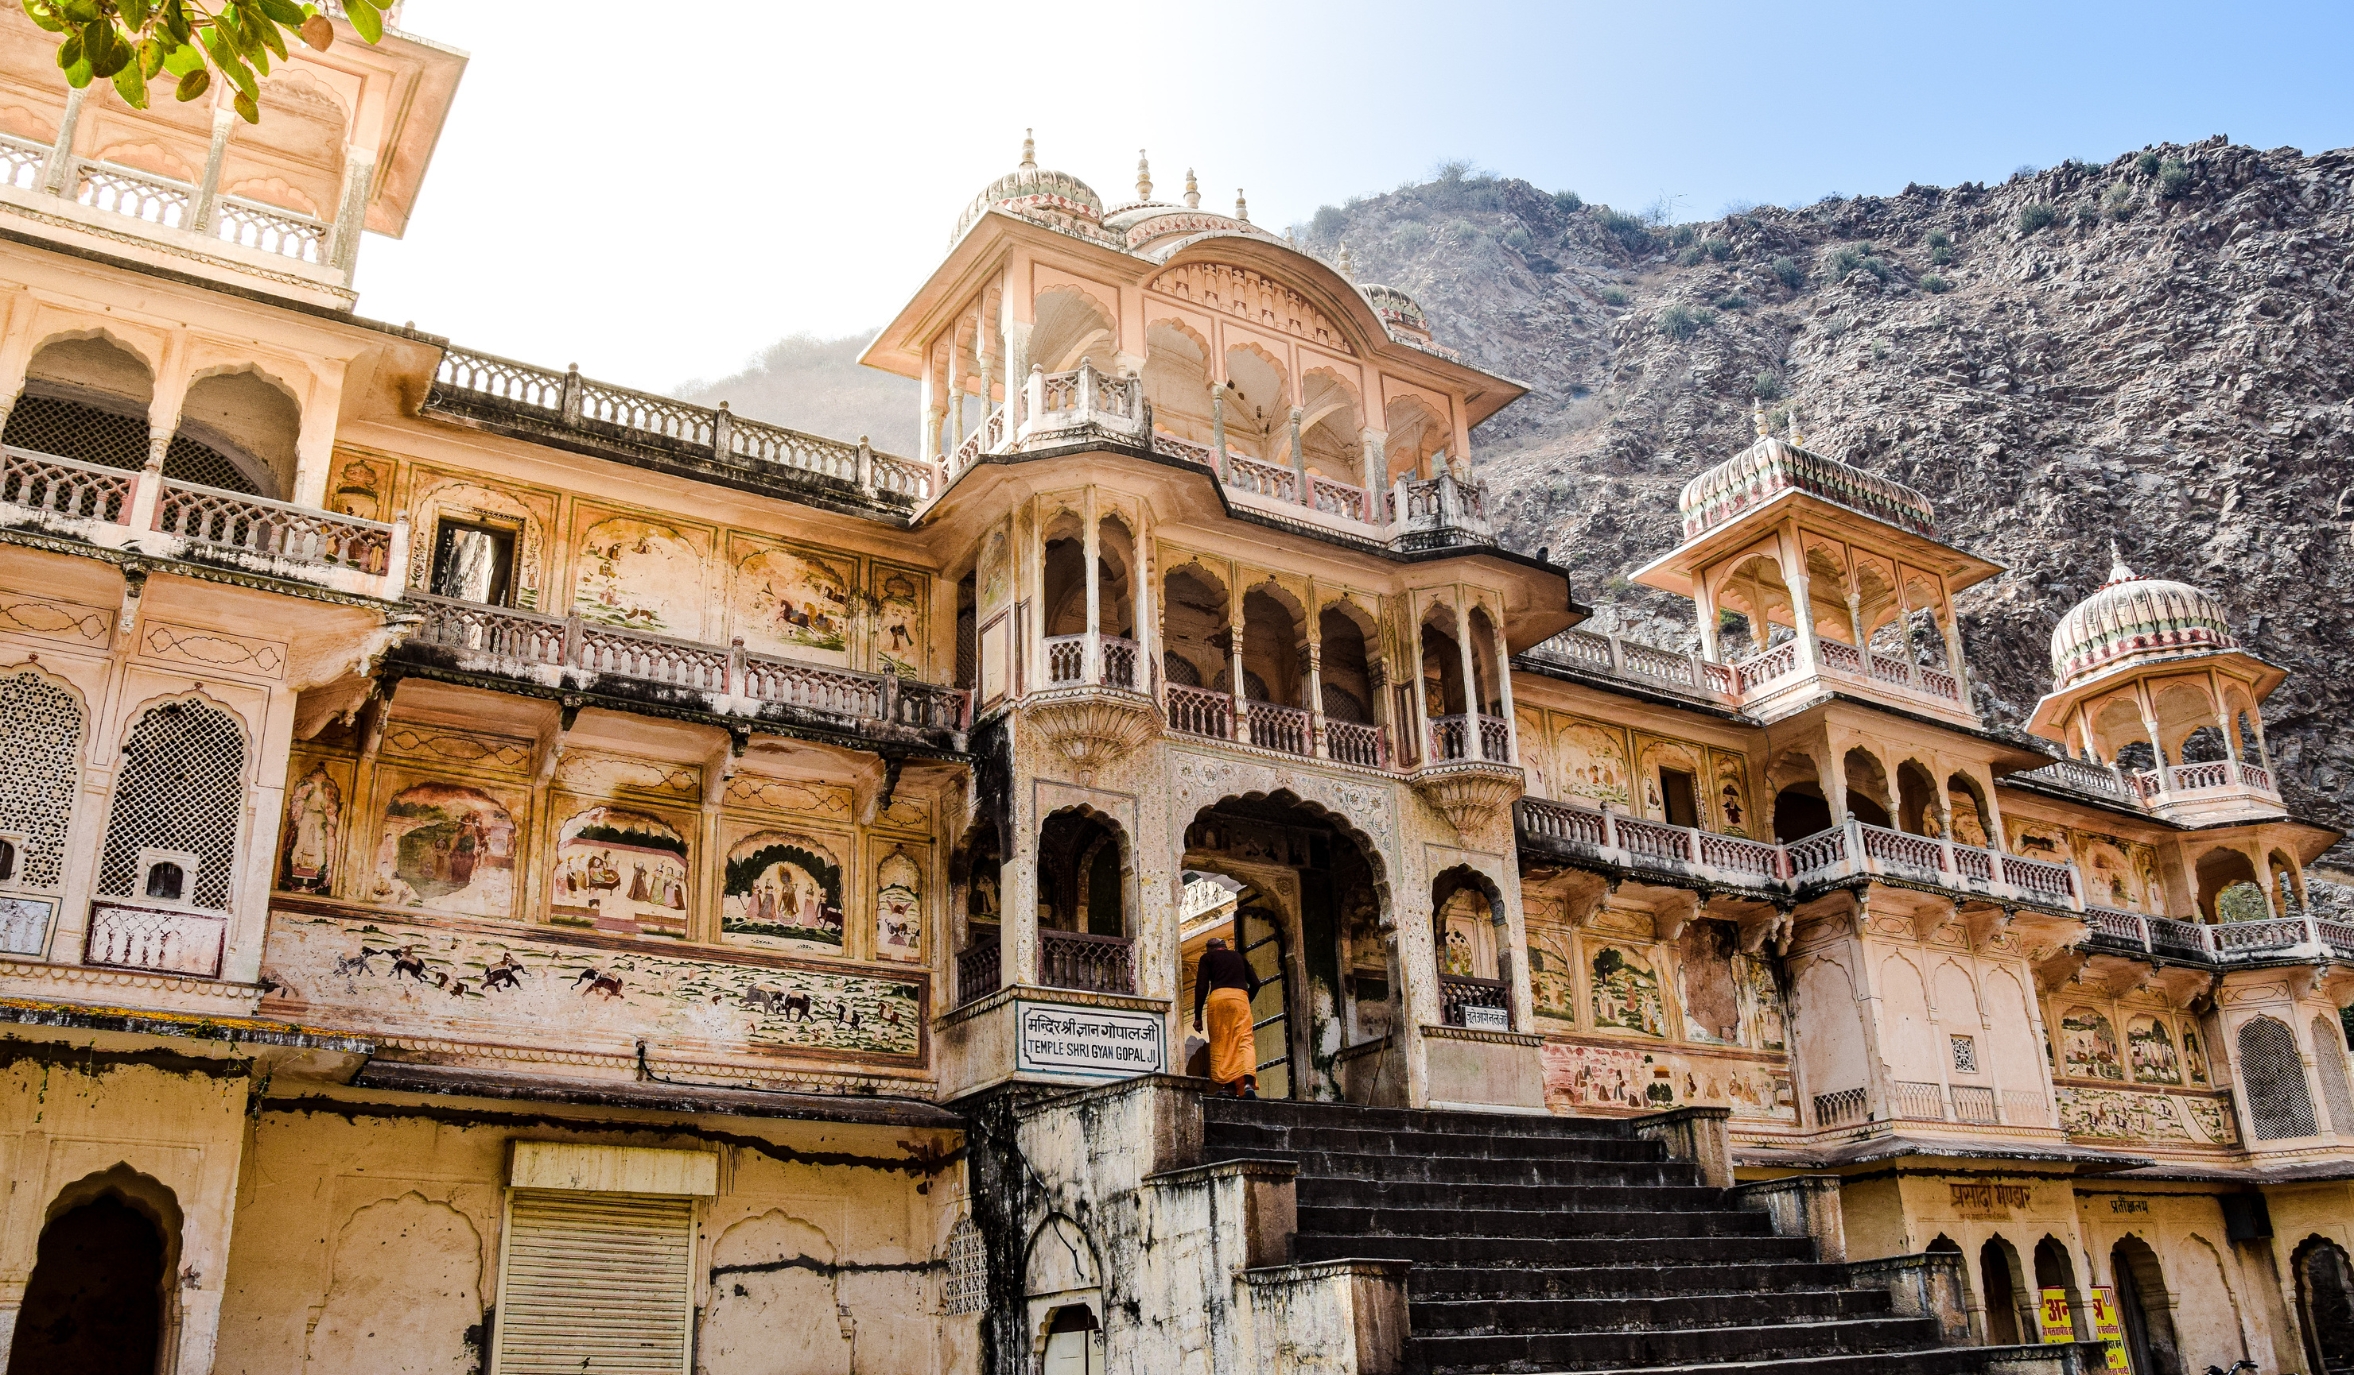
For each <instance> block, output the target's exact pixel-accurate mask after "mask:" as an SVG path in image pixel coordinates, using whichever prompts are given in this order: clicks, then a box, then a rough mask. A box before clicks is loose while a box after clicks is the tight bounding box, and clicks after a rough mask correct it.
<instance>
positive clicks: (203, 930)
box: [82, 899, 229, 979]
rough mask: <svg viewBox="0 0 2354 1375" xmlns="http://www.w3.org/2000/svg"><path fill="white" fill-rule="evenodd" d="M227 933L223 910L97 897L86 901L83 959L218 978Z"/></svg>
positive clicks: (226, 918)
mask: <svg viewBox="0 0 2354 1375" xmlns="http://www.w3.org/2000/svg"><path fill="white" fill-rule="evenodd" d="M228 935H229V919H228V917H226V916H225V915H221V914H217V913H210V912H186V911H178V910H172V909H159V908H152V907H130V906H124V905H121V904H117V903H113V902H108V901H105V900H103V899H102V900H100V901H97V902H93V903H91V904H90V930H89V934H88V936H87V937H86V938H85V940H84V943H83V947H82V960H83V962H84V963H85V964H103V965H111V966H113V967H114V968H117V969H147V970H153V971H155V972H157V973H160V974H182V975H187V976H190V977H193V978H199V979H217V978H219V977H221V955H222V951H223V947H224V946H225V944H226V942H227V940H228Z"/></svg>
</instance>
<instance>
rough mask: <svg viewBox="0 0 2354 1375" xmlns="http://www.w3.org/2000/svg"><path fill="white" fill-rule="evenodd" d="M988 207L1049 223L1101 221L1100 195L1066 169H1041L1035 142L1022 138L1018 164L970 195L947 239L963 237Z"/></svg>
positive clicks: (1095, 222) (1094, 222)
mask: <svg viewBox="0 0 2354 1375" xmlns="http://www.w3.org/2000/svg"><path fill="white" fill-rule="evenodd" d="M992 206H1004V207H1005V208H1006V209H1008V210H1011V211H1013V212H1014V213H1016V214H1019V215H1024V216H1027V217H1028V218H1030V219H1035V220H1041V221H1044V222H1046V223H1049V224H1058V223H1061V222H1062V221H1064V220H1076V221H1082V222H1084V223H1086V224H1087V225H1088V226H1089V227H1090V228H1091V229H1092V228H1093V227H1095V226H1099V225H1100V224H1101V223H1102V221H1103V197H1101V196H1098V195H1096V194H1095V189H1094V188H1093V187H1091V186H1089V185H1088V184H1087V183H1086V182H1083V181H1081V180H1079V179H1078V178H1077V177H1074V176H1072V175H1071V174H1070V173H1068V172H1054V171H1048V170H1046V169H1044V168H1041V167H1040V166H1039V165H1038V152H1037V144H1036V142H1035V141H1034V140H1031V139H1028V138H1024V139H1023V140H1022V165H1021V166H1019V167H1017V168H1015V169H1014V170H1013V171H1011V172H1008V173H1006V174H1005V175H1004V176H1002V177H999V178H998V179H997V180H995V181H993V182H991V183H989V189H988V190H986V191H983V192H982V193H981V194H980V195H978V196H975V197H973V203H972V204H971V205H968V206H966V207H965V212H964V214H963V215H961V216H959V217H958V218H957V221H956V232H955V233H954V234H951V235H949V236H948V241H949V242H950V243H954V242H956V241H957V240H958V239H961V238H963V237H964V232H965V231H966V230H968V229H970V228H972V227H973V221H975V220H978V219H979V218H981V216H983V215H985V214H987V213H988V212H989V210H990V208H991V207H992ZM1063 227H1065V228H1069V227H1071V226H1070V225H1067V224H1066V225H1064V226H1063Z"/></svg>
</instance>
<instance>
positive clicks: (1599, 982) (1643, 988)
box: [1592, 945, 1667, 1036]
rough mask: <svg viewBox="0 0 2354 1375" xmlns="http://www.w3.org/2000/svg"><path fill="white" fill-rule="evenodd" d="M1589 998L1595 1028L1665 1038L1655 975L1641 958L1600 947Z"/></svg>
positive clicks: (1664, 1008) (1664, 1019)
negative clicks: (1592, 1003)
mask: <svg viewBox="0 0 2354 1375" xmlns="http://www.w3.org/2000/svg"><path fill="white" fill-rule="evenodd" d="M1592 996H1593V1000H1594V1025H1595V1026H1598V1027H1613V1028H1617V1029H1619V1030H1623V1031H1639V1032H1642V1033H1643V1034H1644V1035H1646V1036H1665V1035H1667V1002H1666V1000H1665V999H1664V998H1662V997H1661V996H1660V991H1659V975H1657V974H1656V973H1654V972H1652V969H1651V966H1650V964H1649V963H1647V962H1646V961H1645V960H1644V959H1643V957H1642V956H1640V955H1637V954H1635V953H1633V952H1632V951H1628V950H1622V949H1620V948H1619V947H1617V946H1615V945H1606V946H1604V947H1602V949H1601V950H1600V951H1598V952H1597V953H1596V954H1595V956H1594V965H1593V989H1592Z"/></svg>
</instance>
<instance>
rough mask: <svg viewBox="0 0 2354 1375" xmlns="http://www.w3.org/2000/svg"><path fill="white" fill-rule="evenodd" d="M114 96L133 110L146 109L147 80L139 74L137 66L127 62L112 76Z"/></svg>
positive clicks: (134, 63)
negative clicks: (119, 97) (118, 97)
mask: <svg viewBox="0 0 2354 1375" xmlns="http://www.w3.org/2000/svg"><path fill="white" fill-rule="evenodd" d="M114 90H115V94H116V95H119V96H121V97H122V98H123V103H124V104H126V105H128V106H130V107H131V108H132V109H134V110H144V109H146V108H147V79H146V78H145V77H143V76H141V75H140V74H139V64H138V63H136V62H127V63H125V64H123V69H122V70H121V71H119V72H116V73H115V74H114Z"/></svg>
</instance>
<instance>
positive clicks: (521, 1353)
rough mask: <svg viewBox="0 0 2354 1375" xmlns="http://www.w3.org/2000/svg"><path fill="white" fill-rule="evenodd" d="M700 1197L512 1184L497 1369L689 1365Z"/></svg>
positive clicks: (540, 1373)
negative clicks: (523, 1187) (573, 1190)
mask: <svg viewBox="0 0 2354 1375" xmlns="http://www.w3.org/2000/svg"><path fill="white" fill-rule="evenodd" d="M694 1253H695V1201H694V1200H693V1199H692V1198H682V1197H677V1196H665V1195H653V1194H612V1193H586V1192H571V1191H562V1192H558V1191H546V1190H537V1189H517V1190H515V1191H514V1192H513V1193H511V1194H510V1195H509V1196H508V1202H507V1232H506V1240H505V1244H504V1245H503V1246H502V1247H501V1254H500V1260H499V1298H498V1319H497V1321H498V1337H497V1343H496V1350H495V1354H494V1356H493V1357H492V1362H491V1373H492V1375H559V1372H560V1373H561V1375H686V1370H687V1361H688V1356H689V1341H690V1336H691V1332H692V1328H693V1323H694V1307H693V1305H694V1273H693V1265H694Z"/></svg>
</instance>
